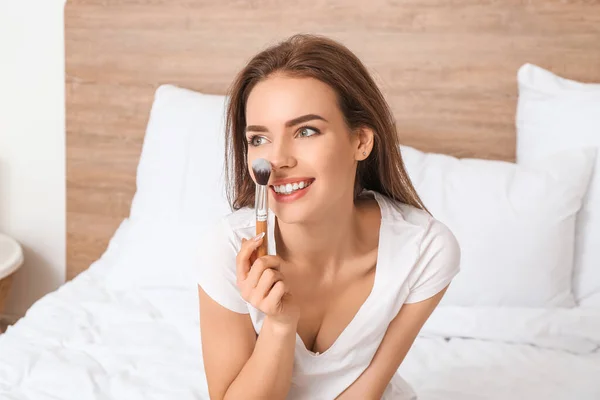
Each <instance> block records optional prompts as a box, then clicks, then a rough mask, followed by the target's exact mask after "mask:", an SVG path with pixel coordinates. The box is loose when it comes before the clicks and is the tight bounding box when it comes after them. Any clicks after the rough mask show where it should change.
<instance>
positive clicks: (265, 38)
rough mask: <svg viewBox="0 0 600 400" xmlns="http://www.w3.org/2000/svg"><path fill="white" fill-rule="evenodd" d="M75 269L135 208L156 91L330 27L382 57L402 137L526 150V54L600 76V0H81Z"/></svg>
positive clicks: (481, 149)
mask: <svg viewBox="0 0 600 400" xmlns="http://www.w3.org/2000/svg"><path fill="white" fill-rule="evenodd" d="M65 23H66V31H65V34H66V94H67V96H66V99H67V233H68V236H67V279H71V278H73V277H74V276H76V275H77V274H78V273H79V272H81V271H83V270H85V269H86V268H87V267H88V266H89V265H90V263H91V262H93V261H94V260H96V259H97V258H98V257H99V256H100V255H101V254H102V252H103V251H104V250H105V248H106V245H107V243H108V240H109V239H110V237H111V236H112V234H113V233H114V231H115V229H116V227H117V226H118V224H119V223H120V221H121V220H122V219H123V218H125V217H127V216H128V215H129V207H130V205H131V199H132V197H133V194H134V192H135V189H136V188H135V174H136V166H137V162H138V159H139V155H140V151H141V145H142V141H143V136H144V130H145V125H146V122H147V119H148V115H149V111H150V107H151V103H152V99H153V94H154V91H155V89H156V88H157V87H158V85H160V84H163V83H172V84H176V85H179V86H183V87H187V88H190V89H195V90H198V91H201V92H205V93H218V94H223V93H225V92H226V89H227V88H228V86H229V84H230V82H231V80H232V78H233V77H234V75H235V73H236V72H237V71H238V70H239V69H240V68H241V67H242V66H243V65H244V63H245V62H246V61H247V60H248V59H249V58H250V57H251V56H252V55H253V54H254V53H256V52H258V51H259V50H261V49H263V48H264V47H266V46H267V45H269V44H273V43H275V42H277V41H279V40H281V39H283V38H285V37H287V36H289V35H291V34H294V33H298V32H310V33H319V34H324V35H328V36H330V37H332V38H334V39H337V40H339V41H341V42H342V43H344V44H346V45H347V46H348V47H349V48H350V49H351V50H353V51H354V52H355V53H356V54H357V55H358V56H359V57H360V58H361V59H362V60H363V62H364V63H365V64H366V65H367V66H368V68H369V69H370V70H371V71H372V73H373V75H374V76H375V78H376V80H377V82H378V83H379V84H380V86H381V88H382V90H383V92H384V94H385V95H386V97H387V99H388V101H389V102H390V104H391V106H392V108H393V110H394V113H395V116H396V118H397V123H398V126H399V134H400V140H401V142H403V143H405V144H408V145H411V146H414V147H417V148H420V149H422V150H425V151H435V152H442V153H448V154H452V155H455V156H459V157H467V156H468V157H479V158H489V159H501V160H513V159H514V156H515V129H514V115H515V106H516V98H517V86H516V72H517V69H518V68H519V66H520V65H522V64H523V63H525V62H531V63H535V64H537V65H539V66H541V67H544V68H547V69H550V70H552V71H554V72H555V73H558V74H560V75H563V76H566V77H569V78H572V79H577V80H581V81H600V2H599V1H596V0H594V1H590V0H587V1H586V0H573V1H559V0H503V1H490V0H486V1H475V0H397V1H389V0H388V1H384V0H371V1H367V2H365V1H363V0H332V1H323V0H307V1H303V2H297V1H288V0H253V1H240V0H217V1H215V0H196V1H193V0H121V1H119V0H79V1H78V0H70V1H69V2H67V4H66V8H65Z"/></svg>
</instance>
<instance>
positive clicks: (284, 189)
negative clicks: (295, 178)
mask: <svg viewBox="0 0 600 400" xmlns="http://www.w3.org/2000/svg"><path fill="white" fill-rule="evenodd" d="M314 181H315V180H314V179H308V180H305V181H299V182H294V183H288V184H285V185H271V188H272V189H273V190H274V191H275V193H277V194H278V195H280V196H287V195H290V194H294V193H296V192H299V191H301V190H304V189H306V188H307V187H309V186H310V185H312V183H313V182H314Z"/></svg>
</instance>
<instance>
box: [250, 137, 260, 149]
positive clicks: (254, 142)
mask: <svg viewBox="0 0 600 400" xmlns="http://www.w3.org/2000/svg"><path fill="white" fill-rule="evenodd" d="M262 140H264V138H263V137H262V136H252V137H251V138H250V139H248V144H250V145H251V146H254V147H256V146H260V145H261V144H262Z"/></svg>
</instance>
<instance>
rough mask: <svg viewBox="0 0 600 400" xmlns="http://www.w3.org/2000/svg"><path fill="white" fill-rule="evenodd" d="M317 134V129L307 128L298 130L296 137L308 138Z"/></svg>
mask: <svg viewBox="0 0 600 400" xmlns="http://www.w3.org/2000/svg"><path fill="white" fill-rule="evenodd" d="M318 133H319V131H318V130H317V129H315V128H309V127H304V128H300V130H299V131H298V135H299V136H301V137H310V136H313V135H316V134H318Z"/></svg>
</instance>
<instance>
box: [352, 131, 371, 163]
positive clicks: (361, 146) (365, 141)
mask: <svg viewBox="0 0 600 400" xmlns="http://www.w3.org/2000/svg"><path fill="white" fill-rule="evenodd" d="M354 137H355V140H354V146H355V151H354V158H355V159H356V161H363V160H365V159H366V158H367V157H369V154H371V151H373V145H374V143H373V140H374V137H375V134H374V133H373V130H372V129H371V128H367V127H362V128H358V129H357V130H356V135H355V136H354Z"/></svg>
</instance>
